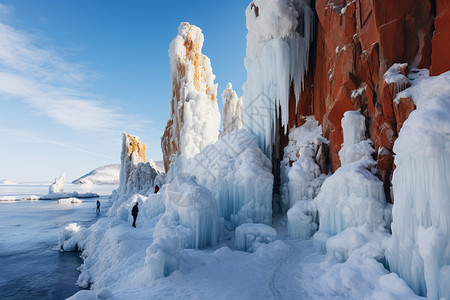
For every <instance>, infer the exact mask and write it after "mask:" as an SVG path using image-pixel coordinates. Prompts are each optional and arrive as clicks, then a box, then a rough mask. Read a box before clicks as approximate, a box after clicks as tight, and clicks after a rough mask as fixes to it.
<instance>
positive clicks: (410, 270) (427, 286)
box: [386, 70, 450, 299]
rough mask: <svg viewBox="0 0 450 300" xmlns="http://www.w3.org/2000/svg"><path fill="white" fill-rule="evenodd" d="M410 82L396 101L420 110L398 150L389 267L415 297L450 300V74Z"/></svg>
mask: <svg viewBox="0 0 450 300" xmlns="http://www.w3.org/2000/svg"><path fill="white" fill-rule="evenodd" d="M427 73H428V72H427V70H421V71H419V72H417V73H416V74H417V75H416V78H411V77H410V79H411V87H410V88H408V89H406V90H404V91H403V92H401V93H399V94H398V95H397V97H398V99H396V100H399V99H400V98H406V97H410V98H411V99H412V100H413V101H414V103H415V104H416V105H417V110H415V111H413V112H412V113H411V114H410V115H409V117H408V119H407V120H406V121H405V123H404V124H403V127H402V129H401V131H400V134H399V137H398V139H397V140H396V142H395V144H394V152H395V153H396V156H395V165H396V169H395V171H394V175H393V179H392V184H393V194H394V206H393V209H392V215H393V223H392V238H391V240H390V242H389V243H388V246H387V250H386V256H387V259H388V262H389V267H390V269H391V270H392V271H394V272H396V273H398V274H399V276H400V277H401V278H403V279H404V280H405V281H406V282H407V283H408V285H409V286H410V287H411V288H412V290H413V291H414V292H416V293H417V294H419V295H422V296H425V295H426V296H427V297H428V299H440V298H445V299H450V285H449V280H450V267H449V266H450V198H449V195H450V167H449V166H450V118H449V115H450V72H446V73H443V74H442V75H440V76H437V77H429V76H428V74H427Z"/></svg>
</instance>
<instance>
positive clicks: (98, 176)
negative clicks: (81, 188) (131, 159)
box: [72, 164, 120, 185]
mask: <svg viewBox="0 0 450 300" xmlns="http://www.w3.org/2000/svg"><path fill="white" fill-rule="evenodd" d="M119 174H120V164H115V165H107V166H103V167H99V168H97V169H95V170H93V171H91V172H89V173H88V174H86V175H83V176H81V177H80V178H78V179H76V180H74V181H72V183H74V184H97V185H100V184H119Z"/></svg>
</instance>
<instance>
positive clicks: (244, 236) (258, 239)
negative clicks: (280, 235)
mask: <svg viewBox="0 0 450 300" xmlns="http://www.w3.org/2000/svg"><path fill="white" fill-rule="evenodd" d="M276 238H277V232H276V230H275V229H273V227H270V226H268V225H264V224H253V223H244V224H241V225H239V226H238V227H236V249H238V250H242V251H254V249H255V247H256V246H257V243H261V244H262V243H264V244H267V243H271V242H273V241H275V240H276Z"/></svg>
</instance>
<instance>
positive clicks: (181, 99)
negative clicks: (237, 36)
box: [161, 23, 220, 170]
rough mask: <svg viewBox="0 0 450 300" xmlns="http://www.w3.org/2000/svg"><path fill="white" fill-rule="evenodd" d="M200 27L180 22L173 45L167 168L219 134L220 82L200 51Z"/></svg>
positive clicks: (165, 139)
mask: <svg viewBox="0 0 450 300" xmlns="http://www.w3.org/2000/svg"><path fill="white" fill-rule="evenodd" d="M203 41H204V38H203V34H202V31H201V30H200V28H198V27H196V26H193V25H190V24H189V23H181V24H180V26H179V28H178V35H177V36H176V37H175V39H174V40H173V41H172V43H171V44H170V48H169V57H170V77H171V79H172V86H171V103H170V104H171V117H170V119H169V121H168V122H167V125H166V130H165V132H164V135H163V137H162V138H161V146H162V151H163V157H164V165H165V169H166V170H168V169H169V165H170V163H173V162H175V161H176V160H177V159H179V160H180V163H179V164H181V166H183V165H184V162H185V161H186V160H187V159H189V158H191V157H193V156H194V155H195V154H197V153H199V152H200V151H201V150H202V149H203V148H204V147H206V146H207V145H209V144H212V143H214V142H215V141H216V140H217V138H218V135H219V125H220V113H219V108H218V105H217V99H216V98H217V97H216V95H217V84H215V83H214V79H215V75H214V74H213V73H212V68H211V63H210V60H209V58H208V57H206V56H205V55H203V54H202V53H201V50H202V47H203Z"/></svg>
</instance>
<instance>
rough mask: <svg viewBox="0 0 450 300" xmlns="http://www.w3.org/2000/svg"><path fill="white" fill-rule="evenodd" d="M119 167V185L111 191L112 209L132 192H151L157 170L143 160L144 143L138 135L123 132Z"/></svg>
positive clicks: (145, 193)
mask: <svg viewBox="0 0 450 300" xmlns="http://www.w3.org/2000/svg"><path fill="white" fill-rule="evenodd" d="M120 160H121V167H120V185H119V187H118V189H117V190H116V191H115V192H113V195H112V198H113V201H114V205H113V207H114V208H113V209H115V208H116V207H118V206H119V205H120V204H122V202H124V201H126V200H127V199H128V198H130V197H131V196H132V195H133V194H141V195H147V194H148V193H150V192H153V188H154V186H155V180H156V178H157V176H158V174H159V173H158V172H157V171H156V170H155V168H154V167H153V166H152V162H146V160H145V145H144V143H142V142H141V141H140V140H139V138H138V137H136V136H132V135H128V134H125V133H123V136H122V153H121V157H120Z"/></svg>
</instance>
